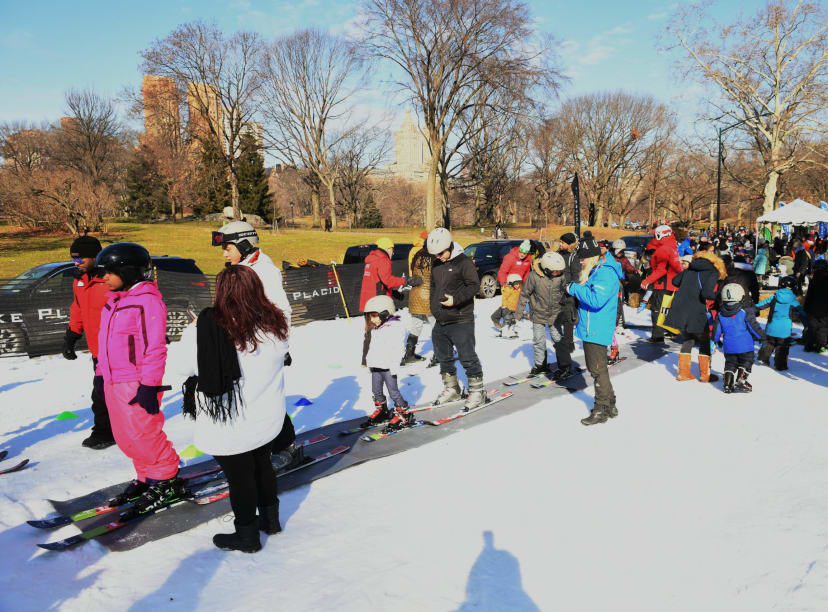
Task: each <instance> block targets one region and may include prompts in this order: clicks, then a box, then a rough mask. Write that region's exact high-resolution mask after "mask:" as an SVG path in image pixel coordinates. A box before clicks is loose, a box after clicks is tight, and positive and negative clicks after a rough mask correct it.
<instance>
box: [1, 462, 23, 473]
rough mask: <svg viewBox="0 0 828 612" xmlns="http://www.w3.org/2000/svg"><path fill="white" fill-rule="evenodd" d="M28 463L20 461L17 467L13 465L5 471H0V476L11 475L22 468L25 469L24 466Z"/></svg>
mask: <svg viewBox="0 0 828 612" xmlns="http://www.w3.org/2000/svg"><path fill="white" fill-rule="evenodd" d="M28 463H29V460H28V459H24V460H23V461H21V462H20V463H18V464H17V465H13V466H11V467H10V468H6V469H5V470H0V474H11V473H12V472H17V471H19V470H22V469H23V468H24V467H26V465H27V464H28Z"/></svg>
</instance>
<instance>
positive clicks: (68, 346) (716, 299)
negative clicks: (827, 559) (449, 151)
mask: <svg viewBox="0 0 828 612" xmlns="http://www.w3.org/2000/svg"><path fill="white" fill-rule="evenodd" d="M421 239H422V240H423V243H422V246H421V247H420V248H417V249H412V252H411V254H410V256H409V271H410V273H409V275H408V276H407V277H406V276H394V275H393V274H392V271H391V260H392V257H393V254H394V243H393V241H391V240H390V239H389V238H381V239H379V240H377V248H376V249H375V250H373V251H372V252H371V253H370V254H369V255H368V257H367V258H366V260H365V264H364V270H363V281H362V287H361V294H360V310H361V311H363V312H364V318H365V336H364V341H363V351H362V365H363V366H365V367H366V368H368V369H369V370H370V373H371V390H372V395H373V400H374V411H373V413H372V414H371V415H370V416H369V417H368V418H367V419H365V421H364V423H363V426H364V427H370V426H375V425H380V424H382V425H384V426H385V427H386V428H387V429H389V430H393V429H398V428H403V427H406V426H409V425H411V424H412V423H413V421H414V418H413V415H412V414H411V413H410V412H409V408H410V406H409V404H408V402H407V401H406V400H405V398H404V397H403V395H402V393H401V392H400V389H399V385H398V382H397V375H398V371H399V368H400V367H402V366H405V365H408V364H411V363H415V362H418V361H422V360H423V359H424V358H423V357H422V356H421V355H418V354H417V353H416V349H417V344H418V342H419V341H420V338H421V336H422V333H423V329H424V327H425V325H426V324H428V325H429V326H430V327H431V337H432V343H433V347H434V354H433V357H432V361H431V363H430V364H429V365H430V366H431V365H439V367H440V375H441V378H442V383H443V389H442V391H441V392H440V393H439V395H438V396H437V398H436V399H435V400H434V404H435V405H441V404H446V403H449V402H462V406H463V409H464V410H473V409H475V408H478V407H480V406H482V405H483V404H485V403H486V402H487V401H488V396H487V394H486V390H485V387H484V383H483V366H482V364H481V361H480V359H479V357H478V355H477V352H476V349H475V324H474V299H475V297H476V296H477V294H478V291H479V287H480V283H479V278H478V274H477V270H476V268H475V265H474V262H473V260H472V259H471V258H470V257H468V256H467V255H466V254H465V253H464V252H463V249H462V247H461V246H460V245H459V244H458V243H457V242H455V241H454V238H453V236H452V234H451V232H450V231H449V230H447V229H445V228H436V229H434V230H432V231H431V232H428V233H426V232H423V234H422V235H421ZM212 244H213V246H216V247H220V248H221V250H222V256H223V258H224V261H225V268H224V269H223V270H222V271H221V272H220V273H219V274H218V276H217V278H216V295H215V301H214V304H213V305H212V306H211V307H208V308H205V309H204V310H202V311H201V312H200V313H199V314H198V316H197V318H196V320H195V321H194V322H193V324H192V325H190V326H189V327H187V328H186V329H185V331H184V333H183V334H182V337H181V340H180V342H178V343H176V344H175V345H172V346H170V347H168V345H167V341H166V336H165V331H166V318H167V313H166V306H165V305H164V302H163V300H162V296H161V294H160V292H159V291H158V288H157V285H156V283H155V282H153V271H152V261H151V258H150V255H149V253H148V251H147V250H146V249H145V248H144V247H143V246H141V245H138V244H134V243H127V242H124V243H114V244H112V245H110V246H108V247H106V248H105V249H104V248H102V247H101V244H100V242H99V241H98V240H97V239H95V238H93V237H90V236H84V237H81V238H78V239H77V240H75V241H74V242H73V243H72V245H71V247H70V254H71V257H72V259H73V261H74V263H75V266H76V268H77V270H76V272H77V273H76V279H75V282H74V301H73V304H72V306H71V310H70V323H69V326H68V329H67V331H66V334H65V339H64V347H63V356H64V357H65V358H66V359H76V357H77V355H76V353H75V345H76V343H77V342H78V340H79V339H80V338H81V337H82V336H83V335H84V334H85V335H86V338H87V344H88V346H89V350H90V353H91V355H92V359H93V365H94V375H93V384H92V411H93V414H94V425H93V427H92V431H91V433H90V435H89V437H87V438H86V439H84V441H83V445H84V446H85V447H88V448H91V449H96V450H100V449H104V448H107V447H108V446H111V445H112V444H117V445H118V447H119V448H120V450H121V451H122V452H123V453H124V454H125V455H126V456H127V457H129V458H130V459H131V460H132V462H133V466H134V468H135V479H134V480H133V481H132V482H130V483H129V485H128V486H127V487H126V488H125V490H124V491H122V492H121V493H120V494H119V495H117V496H116V497H115V498H113V499H112V500H111V502H110V503H111V504H113V505H122V504H127V503H128V504H131V509H130V512H134V513H139V514H141V513H149V512H153V511H155V510H157V509H159V508H161V507H163V506H165V505H167V504H169V503H171V502H172V501H175V500H177V499H179V498H180V497H181V496H182V495H185V494H186V492H185V489H184V485H183V483H182V480H181V479H180V478H179V476H178V466H179V456H178V454H177V452H176V451H175V449H174V448H173V445H172V444H171V442H170V441H169V440H168V439H167V437H166V435H165V433H164V429H163V426H164V415H163V412H161V410H160V405H161V401H162V397H163V394H164V391H166V390H169V389H170V388H171V387H170V385H169V383H175V384H182V383H183V387H182V388H183V391H184V413H185V414H186V415H189V416H191V417H192V418H194V419H195V422H196V426H195V440H194V441H195V444H196V446H197V447H198V448H199V449H201V450H202V451H203V452H207V453H210V454H212V455H213V456H214V457H215V458H216V460H217V462H218V463H219V465H220V466H221V468H222V470H223V471H224V474H225V476H226V478H227V482H228V484H229V490H230V504H231V507H232V510H233V513H234V517H235V522H234V526H235V531H234V533H232V534H217V535H216V536H215V537H214V538H213V541H214V543H215V545H216V546H217V547H219V548H222V549H225V550H240V551H244V552H256V551H258V550H260V549H261V539H260V532H262V531H263V532H265V533H268V534H275V533H278V532H279V531H281V524H280V521H279V499H278V495H277V484H276V471H277V470H278V469H279V468H283V467H287V468H289V467H291V466H293V465H298V464H300V463H301V462H302V461H303V456H302V450H301V448H296V446H295V445H294V440H295V431H294V429H293V425H292V422H291V420H290V418H289V416H288V414H287V411H286V409H285V388H284V372H285V367H287V366H290V365H291V357H290V352H289V336H290V316H291V306H290V303H289V301H288V299H287V295H286V294H285V291H284V288H283V284H282V274H281V271H280V270H279V268H277V267H276V266H275V265H274V264H273V261H272V260H271V259H270V257H268V256H267V255H266V254H265V253H264V252H263V251H262V249H261V248H260V247H259V238H258V234H257V233H256V230H255V229H254V228H253V227H252V226H251V225H250V224H248V223H246V222H244V221H234V222H231V223H228V224H226V225H225V226H223V227H222V228H221V229H219V230H218V231H215V232H213V233H212ZM754 245H755V246H754ZM628 252H629V250H628V248H627V245H626V244H625V243H624V241H623V240H615V241H612V242H610V241H600V242H599V241H597V240H596V239H595V238H594V237H593V236H592V234H591V232H589V231H587V232H584V235H583V237H581V238H579V237H578V236H576V235H575V234H574V233H565V234H563V235H561V236H560V238H559V240H558V241H557V242H556V243H555V244H553V245H551V248H549V249H548V250H545V251H542V252H538V251H534V252H533V247H532V244H531V243H530V241H528V240H525V241H523V242H521V243H520V244H519V245H518V246H516V247H514V248H513V249H512V250H511V251H510V252H509V253H508V254H507V255H506V256H505V257H504V259H503V262H502V264H501V266H500V269H499V273H498V280H499V281H500V284H501V289H502V299H501V305H500V307H499V308H498V309H497V310H496V311H495V313H493V315H492V322H493V324H494V326H495V327H496V328H499V329H500V330H501V334H502V336H503V337H504V338H514V337H515V336H516V334H515V332H514V326H515V325H516V324H517V323H518V322H520V321H521V320H522V319H523V318H524V317H528V318H529V319H530V320H531V322H532V344H533V359H534V363H533V366H532V369H531V371H530V372H529V376H541V375H547V376H548V377H549V378H551V379H552V380H554V381H556V382H563V381H565V380H566V379H567V378H569V377H571V376H574V375H575V374H576V373H577V372H578V371H579V370H580V368H579V367H578V366H577V365H576V364H575V363H574V361H573V358H572V354H573V352H574V351H575V348H576V347H575V342H574V337H575V336H577V337H578V338H580V339H581V341H582V343H583V353H584V355H583V358H584V362H585V366H586V369H587V371H588V372H589V374H590V376H591V378H592V380H593V384H594V391H595V394H594V395H595V399H594V403H593V407H592V409H591V411H590V414H589V416H587V417H586V418H584V419H582V421H581V422H582V423H583V424H584V425H595V424H599V423H604V422H606V421H607V420H608V419H611V418H614V417H616V416H617V415H618V408H617V405H616V396H615V392H614V389H613V386H612V382H611V380H610V376H609V365H611V364H612V363H613V362H615V361H616V360H618V359H619V356H618V342H617V337H618V335H619V334H621V333H623V329H624V327H625V325H626V323H625V319H624V309H623V306H624V304H625V303H627V304H629V305H631V306H636V305H638V303H639V299H638V296H640V295H641V293H642V292H643V293H644V295H645V296H646V301H647V303H648V304H649V306H650V308H651V311H652V323H653V329H652V334H651V336H650V338H649V339H648V341H649V342H653V343H663V342H665V335H666V334H670V335H676V336H680V337H681V340H682V342H683V344H682V346H681V351H680V353H679V355H678V376H677V379H678V380H680V381H686V380H692V379H695V378H697V377H696V376H695V375H694V374H693V372H692V366H691V362H692V351H693V349H694V348H695V347H697V351H698V380H699V381H701V382H704V383H711V382H715V381H717V380H718V376H716V375H715V374H713V373H712V372H711V364H710V359H711V354H712V352H713V350H715V346H716V345H718V346H719V347H721V349H722V350H723V352H724V355H725V370H724V373H723V378H724V380H723V389H724V391H725V392H727V393H730V392H733V391H750V390H751V384H750V382H749V380H748V379H749V375H750V373H751V369H752V366H753V363H754V354H755V350H754V349H755V347H754V342H756V341H760V342H761V343H762V344H761V348H760V350H759V353H758V356H759V361H760V362H763V363H769V362H770V359H771V356H773V359H774V367H775V368H776V369H779V370H784V369H786V368H787V355H788V350H789V347H790V344H791V342H792V337H791V330H792V319H793V316H794V315H793V313H796V314H797V315H798V316H799V318H800V320H801V321H802V322H803V323H804V324H805V326H806V328H805V329H806V331H805V336H804V337H805V345H806V346H805V348H806V350H811V351H819V352H822V353H826V352H828V337H826V336H827V335H828V262H826V259H825V241H824V240H820V239H819V238H818V237H814V236H803V237H798V238H793V239H790V240H787V241H786V240H783V238H782V236H781V235H777V236H776V237H774V238H771V237H770V236H769V235H765V234H763V235H762V236H754V235H752V234H751V233H750V232H748V231H747V230H739V231H736V232H722V233H720V234H717V235H707V234H702V235H700V236H696V235H695V234H694V233H693V232H685V231H684V230H683V228H680V227H670V226H667V225H660V226H658V227H656V228H655V235H654V237H653V239H652V240H651V241H650V243H649V244H647V245H646V247H645V249H644V253H643V254H642V256H641V257H640V258H638V261H637V265H634V262H633V261H631V259H630V258H629V257H628V256H627V254H628ZM786 258H787V259H788V260H789V261H790V266H788V265H787V263H788V262H786V261H784V260H785V259H786ZM789 268H790V269H789ZM776 270H781V271H782V272H781V273H779V274H773V273H774V272H775V271H776ZM772 278H773V279H776V280H777V282H776V283H775V286H776V287H777V289H778V290H777V291H776V292H775V294H774V295H772V296H770V297H767V298H766V299H764V300H760V294H759V293H760V283H761V284H768V283H769V282H770V280H771V279H772ZM803 289H806V291H807V295H806V297H805V300H804V306H801V305H800V303H799V300H798V299H797V296H798V294H800V293H801V292H802V291H803ZM399 291H409V292H410V295H409V313H410V317H409V327H408V330H407V331H408V334H407V337H406V330H405V328H404V325H403V323H402V320H401V318H400V316H399V313H398V312H397V309H396V307H395V303H394V300H393V299H392V297H393V296H394V295H395V292H399ZM527 308H528V312H527ZM765 308H767V309H768V315H767V320H768V323H767V325H766V328H765V329H764V330H763V329H762V328H761V326H760V325H759V324H758V322H757V320H756V316H757V313H758V311H759V310H761V309H765ZM547 334H548V335H549V338H550V339H551V341H552V347H553V350H554V353H555V356H554V364H555V367H554V368H553V367H552V365H551V362H550V359H549V356H548V350H547ZM168 351H169V352H170V353H174V354H175V358H172V359H170V360H168V359H167V357H168ZM457 361H459V362H460V364H461V365H462V366H463V369H464V370H465V373H466V377H467V381H468V385H467V388H466V389H463V387H462V386H461V384H460V381H459V380H458V376H457V365H456V362H457ZM386 393H387V394H388V396H390V398H391V400H392V401H393V409H389V406H388V400H387V398H386Z"/></svg>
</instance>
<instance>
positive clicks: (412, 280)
mask: <svg viewBox="0 0 828 612" xmlns="http://www.w3.org/2000/svg"><path fill="white" fill-rule="evenodd" d="M405 284H406V285H408V286H409V287H419V286H420V285H422V284H423V278H422V277H421V276H409V277H408V280H407V281H405Z"/></svg>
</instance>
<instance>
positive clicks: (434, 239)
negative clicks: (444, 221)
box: [426, 227, 452, 255]
mask: <svg viewBox="0 0 828 612" xmlns="http://www.w3.org/2000/svg"><path fill="white" fill-rule="evenodd" d="M451 244H452V239H451V232H450V231H448V230H447V229H446V228H444V227H435V228H434V229H433V230H431V231H430V232H429V234H428V238H426V248H427V249H428V252H429V254H431V255H439V254H440V253H442V252H443V251H445V250H446V249H450V248H451Z"/></svg>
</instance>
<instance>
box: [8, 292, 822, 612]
mask: <svg viewBox="0 0 828 612" xmlns="http://www.w3.org/2000/svg"><path fill="white" fill-rule="evenodd" d="M497 305H499V302H498V301H497V300H485V301H478V302H477V307H476V312H477V315H478V316H477V345H478V350H479V354H480V356H481V359H482V361H483V366H484V371H485V374H486V378H487V379H489V380H493V379H497V378H501V377H503V376H505V375H507V374H514V373H518V372H523V371H526V370H527V369H528V367H529V366H530V365H531V364H530V360H531V350H532V347H531V329H530V327H529V324H528V323H521V325H520V335H521V338H520V340H500V339H498V338H495V337H494V331H493V330H492V328H491V327H490V325H489V320H488V315H489V314H490V312H491V311H492V310H494V308H495V307H496V306H497ZM628 314H629V315H631V316H632V318H633V319H635V320H637V321H640V322H644V321H646V320H647V316H645V315H648V313H643V314H642V315H636V314H634V313H632V312H631V311H629V310H628ZM403 316H404V317H407V314H406V313H404V315H403ZM362 328H363V327H362V321H361V320H360V319H356V320H352V321H330V322H320V323H313V324H311V325H307V326H304V327H299V328H296V329H295V330H294V337H293V338H292V342H291V344H292V348H291V354H292V355H293V359H294V365H293V366H292V367H291V368H290V369H289V370H288V372H287V392H288V409H289V410H290V411H291V413H292V414H293V416H294V423H295V425H296V428H297V430H298V431H300V432H301V431H307V430H310V429H312V428H314V427H317V426H319V425H320V424H323V423H329V422H334V421H337V420H344V419H349V418H353V417H355V416H358V415H362V414H365V413H366V412H368V411H370V409H371V408H372V405H371V396H370V381H369V378H368V373H367V371H366V370H364V369H362V368H360V367H359V360H360V353H361V347H362ZM424 335H425V336H427V335H428V333H426V334H424ZM420 348H421V352H425V353H426V354H429V353H430V350H431V344H430V342H427V343H426V344H425V345H423V344H421V345H420ZM622 351H623V348H622ZM634 358H635V357H634V356H630V359H634ZM576 361H578V362H579V363H583V360H582V358H581V357H580V355H577V356H576ZM675 361H676V357H675V355H668V356H666V357H664V358H663V359H661V360H659V361H657V362H652V363H647V364H644V365H642V366H641V367H639V368H637V369H635V370H632V371H629V372H627V373H624V374H621V375H616V376H613V385H614V386H615V391H616V394H617V396H618V407H619V411H620V416H619V417H618V418H617V419H615V420H613V421H611V422H609V423H606V424H603V425H599V426H595V427H589V428H587V427H583V426H582V425H581V424H580V423H579V422H578V421H579V419H580V418H582V417H583V416H585V415H586V414H587V406H591V399H592V397H591V396H592V389H591V388H589V389H588V390H587V391H585V392H579V393H575V394H573V395H567V396H563V397H561V396H556V397H555V398H554V399H552V400H550V399H546V400H542V401H539V402H538V403H537V404H536V405H535V406H533V407H532V408H529V409H527V410H524V411H520V412H517V413H515V414H511V415H509V416H506V417H504V418H500V419H497V420H495V421H491V422H489V423H486V424H482V425H479V426H476V427H472V428H470V429H467V430H465V431H462V432H460V433H458V434H456V435H452V436H449V437H447V438H445V439H441V440H439V441H437V442H434V443H431V444H428V445H425V446H422V447H420V448H417V449H414V450H410V451H407V452H404V453H402V454H398V455H395V456H392V457H388V458H385V459H381V460H376V461H372V462H369V463H367V464H363V465H361V466H358V467H356V468H353V469H349V470H345V471H344V472H340V473H338V474H335V475H333V476H330V477H327V478H324V479H322V480H319V481H317V482H315V483H313V484H312V485H310V486H305V487H302V488H300V489H297V490H294V491H291V492H288V493H284V494H282V495H281V508H282V523H283V526H284V528H285V531H284V532H283V533H282V534H280V535H279V536H274V537H270V538H269V539H268V540H267V541H265V542H264V548H263V550H262V551H261V552H260V553H258V554H255V555H245V554H242V553H226V552H222V551H219V550H217V549H215V548H214V547H213V545H212V543H211V537H212V535H213V534H214V533H216V532H219V531H224V532H229V531H231V530H232V516H231V515H225V516H224V517H222V518H221V519H219V520H214V521H211V522H210V523H208V524H205V525H202V526H200V527H198V528H196V529H192V530H190V531H187V532H185V533H182V534H179V535H176V536H172V537H169V538H166V539H164V540H160V541H157V542H153V543H150V544H147V545H144V546H142V547H139V548H137V549H135V550H132V551H129V552H123V553H110V552H108V551H107V549H106V548H104V547H103V546H101V545H100V544H99V543H96V542H94V541H92V542H88V543H86V544H83V545H80V546H78V547H76V548H74V549H72V550H69V551H66V552H63V553H51V552H48V551H43V550H41V549H39V548H37V547H36V546H35V544H36V543H37V542H42V541H46V540H55V539H59V538H62V537H67V536H69V535H71V534H73V533H77V531H78V530H77V527H75V526H67V527H64V528H62V529H60V530H58V531H57V532H54V533H49V532H43V531H39V530H36V529H33V528H31V527H29V526H28V525H26V524H25V520H26V519H30V518H39V517H41V516H45V515H48V514H49V513H50V511H51V506H50V505H49V504H48V503H47V502H45V501H44V499H45V498H46V497H51V498H53V499H65V498H70V497H75V496H78V495H83V494H85V493H88V492H90V491H92V490H95V489H98V488H101V487H104V486H106V485H109V484H112V483H113V482H118V481H124V480H127V479H129V478H130V477H131V476H132V471H131V466H130V463H129V461H128V460H127V459H126V458H125V457H124V456H123V455H122V454H121V453H120V451H118V449H117V448H116V447H112V448H110V449H108V450H105V451H91V450H87V449H84V448H81V446H80V442H81V440H83V438H84V437H85V436H86V435H87V432H88V429H89V426H90V418H91V411H90V410H89V407H88V406H89V401H88V395H89V391H90V385H91V364H90V360H89V357H88V355H84V356H82V357H81V358H79V359H78V360H77V361H74V362H69V361H64V360H63V359H62V358H61V357H59V356H56V357H45V358H39V359H33V360H28V359H22V358H16V359H7V360H2V361H0V402H1V403H0V414H2V427H0V429H2V430H3V433H2V434H0V448H2V449H9V450H10V457H9V458H8V459H6V460H5V461H3V462H2V464H0V465H3V466H4V467H5V466H7V465H9V464H10V462H13V461H14V460H15V458H17V459H20V458H23V457H28V458H30V459H31V460H32V464H31V466H30V467H28V468H27V469H25V470H23V471H21V472H19V473H15V474H8V475H4V476H0V551H1V552H0V610H15V611H25V610H46V609H60V610H82V611H84V612H88V611H90V610H104V609H106V610H127V609H128V610H146V609H163V610H193V609H200V610H213V609H215V610H257V609H283V610H296V611H301V610H447V611H448V610H497V611H500V610H567V611H574V610H635V611H639V610H659V611H664V610H728V611H731V610H750V611H755V610H826V609H828V488H826V487H825V486H824V483H825V478H826V472H828V451H826V444H825V431H826V427H828V412H827V411H826V409H825V408H826V402H825V398H826V393H825V387H826V384H827V383H828V359H827V358H826V357H824V356H817V355H814V354H810V353H803V352H802V350H801V347H799V346H796V347H794V349H793V350H792V353H791V358H790V366H791V367H790V370H789V371H788V372H785V373H781V372H776V371H774V370H771V369H769V368H767V367H763V366H756V367H755V369H754V374H753V376H752V382H753V386H754V393H752V394H734V395H730V396H725V395H724V394H723V393H722V391H721V385H720V384H715V385H703V384H700V383H698V382H693V381H688V382H683V383H678V382H676V381H675V380H674V378H673V377H674V376H675V372H676V364H675ZM713 366H714V371H717V372H719V373H721V370H722V366H723V357H722V356H721V354H718V353H717V354H716V355H715V356H714V358H713ZM421 372H422V374H421V375H419V376H416V377H404V378H403V379H402V380H403V382H404V385H403V387H402V391H403V395H404V396H405V397H406V398H407V399H408V401H409V402H416V401H424V400H426V399H430V398H431V397H432V396H434V395H435V394H436V393H437V392H438V391H439V389H440V381H439V373H438V372H437V371H436V368H432V369H430V370H425V369H421ZM538 393H539V398H541V397H544V393H543V391H539V392H538ZM300 397H307V398H308V399H310V400H311V401H312V402H313V403H312V404H310V405H309V406H306V407H304V408H297V407H295V406H294V405H293V404H294V403H295V402H296V400H297V399H299V398H300ZM547 397H548V395H547ZM180 409H181V401H180V394H179V393H174V394H170V395H169V396H168V398H167V401H166V402H165V412H166V414H167V416H168V422H167V426H166V431H167V434H168V435H169V436H170V438H171V439H172V440H173V442H174V443H175V445H176V448H178V449H179V450H180V449H183V448H184V447H186V446H187V445H188V444H191V443H192V423H191V422H190V421H185V420H184V419H183V417H182V416H181V414H180ZM64 410H71V411H74V412H75V413H76V414H78V415H79V418H78V419H74V420H68V421H56V420H54V416H55V415H57V414H58V413H60V412H62V411H64Z"/></svg>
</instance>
